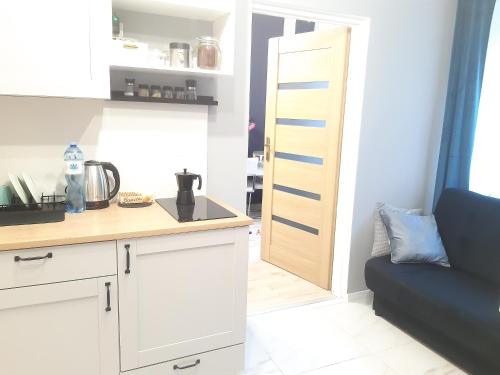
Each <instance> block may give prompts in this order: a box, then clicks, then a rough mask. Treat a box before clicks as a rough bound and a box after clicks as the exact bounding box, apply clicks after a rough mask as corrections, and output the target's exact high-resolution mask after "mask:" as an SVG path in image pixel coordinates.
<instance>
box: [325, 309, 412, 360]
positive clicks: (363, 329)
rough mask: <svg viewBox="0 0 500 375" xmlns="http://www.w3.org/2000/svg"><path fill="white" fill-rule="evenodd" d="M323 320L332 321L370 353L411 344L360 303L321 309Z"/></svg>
mask: <svg viewBox="0 0 500 375" xmlns="http://www.w3.org/2000/svg"><path fill="white" fill-rule="evenodd" d="M321 314H322V315H323V317H322V318H323V319H333V320H334V322H335V323H336V324H338V326H339V327H342V328H343V329H344V330H345V331H346V332H348V333H349V334H350V335H351V337H352V338H354V339H355V340H357V341H359V342H360V343H361V344H363V345H364V346H365V347H366V349H368V350H369V351H370V353H378V352H380V351H384V350H387V349H390V348H393V347H396V346H400V345H404V344H408V343H410V342H413V338H412V337H411V336H409V335H407V334H406V333H404V332H403V331H401V330H400V329H399V328H397V327H395V326H393V325H392V324H390V323H388V322H387V321H385V320H384V319H382V318H380V317H378V316H376V315H375V314H374V312H373V310H372V308H371V306H367V305H364V304H360V303H342V304H337V305H332V306H326V307H323V308H322V309H321Z"/></svg>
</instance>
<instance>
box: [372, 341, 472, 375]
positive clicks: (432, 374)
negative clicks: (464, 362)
mask: <svg viewBox="0 0 500 375" xmlns="http://www.w3.org/2000/svg"><path fill="white" fill-rule="evenodd" d="M378 356H379V358H380V359H382V360H383V361H384V362H385V363H386V364H387V365H388V366H389V367H391V368H393V369H394V370H396V371H397V372H398V373H400V374H402V375H466V373H465V372H463V371H462V370H460V369H458V368H457V367H455V366H454V365H452V364H451V363H449V362H448V361H447V360H446V359H444V358H443V357H441V356H439V355H438V354H436V353H434V352H433V351H432V350H430V349H428V348H427V347H425V346H424V345H422V344H420V343H419V342H417V341H413V342H412V343H410V344H406V345H403V346H400V347H398V348H393V349H390V350H386V351H384V352H381V353H379V355H378Z"/></svg>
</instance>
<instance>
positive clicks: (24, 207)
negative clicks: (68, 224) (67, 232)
mask: <svg viewBox="0 0 500 375" xmlns="http://www.w3.org/2000/svg"><path fill="white" fill-rule="evenodd" d="M65 199H66V196H65V195H56V194H51V195H45V194H42V196H41V199H40V203H36V202H34V201H33V200H30V203H29V204H24V203H23V202H21V200H20V199H19V198H17V197H14V200H13V202H12V204H10V205H0V226H9V225H24V224H42V223H56V222H59V221H64V214H65Z"/></svg>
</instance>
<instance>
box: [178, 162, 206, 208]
mask: <svg viewBox="0 0 500 375" xmlns="http://www.w3.org/2000/svg"><path fill="white" fill-rule="evenodd" d="M175 177H176V178H177V187H178V191H177V201H176V203H177V204H179V205H193V204H194V194H193V182H194V180H196V179H197V180H198V190H201V176H200V175H199V174H195V173H190V172H188V171H187V169H186V168H184V171H182V172H179V173H176V174H175Z"/></svg>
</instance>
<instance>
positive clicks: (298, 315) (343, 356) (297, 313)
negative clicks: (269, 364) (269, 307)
mask: <svg viewBox="0 0 500 375" xmlns="http://www.w3.org/2000/svg"><path fill="white" fill-rule="evenodd" d="M249 325H250V327H251V329H252V330H253V332H254V334H255V335H257V336H258V337H259V339H260V340H261V341H262V343H263V345H264V347H265V350H266V351H267V352H268V353H269V355H270V356H271V358H272V360H273V361H274V362H275V363H276V364H277V365H278V367H279V368H280V369H281V371H282V372H283V373H284V374H285V375H295V374H300V373H303V372H305V371H308V370H312V369H317V368H320V367H325V366H328V365H331V364H334V363H339V362H342V361H346V360H349V359H353V358H357V357H360V356H363V355H365V354H368V351H367V350H366V349H365V347H364V346H363V345H361V344H360V343H359V342H357V341H356V340H354V339H353V338H352V337H351V336H350V335H349V334H348V333H347V332H346V331H344V330H343V329H341V328H340V327H339V326H338V325H337V324H336V323H335V321H334V317H333V316H332V317H331V318H330V319H324V318H321V314H320V310H319V309H314V308H297V309H288V310H283V311H278V312H275V313H269V314H262V315H257V316H254V317H251V318H250V319H249Z"/></svg>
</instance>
